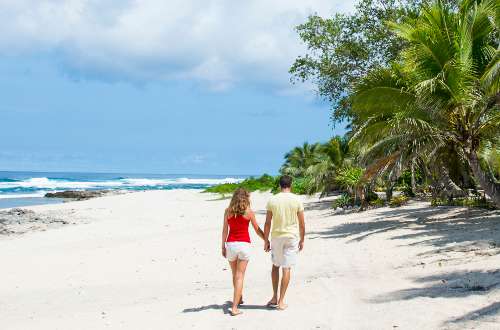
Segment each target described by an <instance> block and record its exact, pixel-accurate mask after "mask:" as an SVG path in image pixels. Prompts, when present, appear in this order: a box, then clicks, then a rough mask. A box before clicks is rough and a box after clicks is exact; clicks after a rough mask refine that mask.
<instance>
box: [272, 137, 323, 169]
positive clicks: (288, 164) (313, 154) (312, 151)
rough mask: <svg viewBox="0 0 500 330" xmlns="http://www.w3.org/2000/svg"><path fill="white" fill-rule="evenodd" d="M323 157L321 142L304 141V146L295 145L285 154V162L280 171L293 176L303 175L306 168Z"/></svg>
mask: <svg viewBox="0 0 500 330" xmlns="http://www.w3.org/2000/svg"><path fill="white" fill-rule="evenodd" d="M321 157H322V153H321V144H319V143H314V144H309V143H307V142H304V144H303V145H302V146H298V147H295V148H293V149H292V150H291V151H290V152H288V153H286V154H285V163H284V164H283V166H282V167H281V169H280V172H281V173H283V174H288V175H292V176H303V175H304V174H305V171H306V169H307V168H308V167H309V166H311V165H314V164H316V163H318V161H319V160H320V158H321Z"/></svg>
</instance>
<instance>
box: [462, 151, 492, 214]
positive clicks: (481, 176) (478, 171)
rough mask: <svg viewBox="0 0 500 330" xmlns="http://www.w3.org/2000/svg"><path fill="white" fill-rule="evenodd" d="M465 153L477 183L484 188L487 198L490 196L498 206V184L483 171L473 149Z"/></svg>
mask: <svg viewBox="0 0 500 330" xmlns="http://www.w3.org/2000/svg"><path fill="white" fill-rule="evenodd" d="M466 155H467V160H468V162H469V165H470V167H471V169H472V173H473V174H474V177H475V178H476V179H477V181H478V183H479V185H480V186H481V187H482V188H483V189H484V192H485V193H486V195H488V197H489V198H491V200H492V201H493V203H494V204H495V205H496V206H497V207H500V184H498V183H496V182H495V181H494V179H493V178H491V177H490V176H489V175H488V173H487V172H484V171H483V169H482V168H481V165H480V164H479V158H478V157H477V154H476V152H475V151H471V152H467V153H466Z"/></svg>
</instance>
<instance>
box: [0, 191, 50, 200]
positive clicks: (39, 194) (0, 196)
mask: <svg viewBox="0 0 500 330" xmlns="http://www.w3.org/2000/svg"><path fill="white" fill-rule="evenodd" d="M46 193H47V192H46V191H37V192H34V193H31V194H0V199H7V198H36V197H44V196H45V194H46Z"/></svg>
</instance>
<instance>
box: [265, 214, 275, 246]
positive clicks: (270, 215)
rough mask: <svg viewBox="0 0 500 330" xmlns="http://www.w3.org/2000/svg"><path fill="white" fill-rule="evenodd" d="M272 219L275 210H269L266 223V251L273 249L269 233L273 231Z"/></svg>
mask: <svg viewBox="0 0 500 330" xmlns="http://www.w3.org/2000/svg"><path fill="white" fill-rule="evenodd" d="M272 220H273V212H271V211H267V213H266V224H265V225H264V251H266V252H269V251H270V250H271V244H270V243H269V233H270V232H271V221H272Z"/></svg>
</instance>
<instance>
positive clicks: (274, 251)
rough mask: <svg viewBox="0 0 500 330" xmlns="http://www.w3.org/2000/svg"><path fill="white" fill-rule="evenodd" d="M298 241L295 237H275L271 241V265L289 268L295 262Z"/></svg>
mask: <svg viewBox="0 0 500 330" xmlns="http://www.w3.org/2000/svg"><path fill="white" fill-rule="evenodd" d="M298 252H299V240H298V239H297V238H295V237H275V238H273V239H271V258H272V261H273V265H275V266H277V267H284V268H290V267H292V266H294V265H295V263H296V261H297V253H298Z"/></svg>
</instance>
